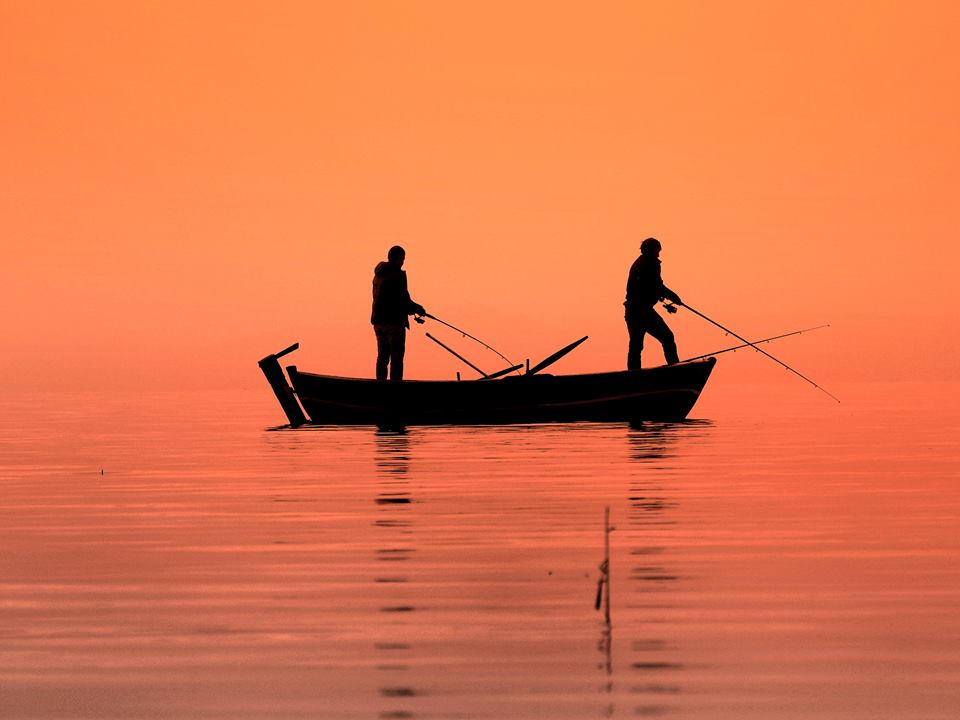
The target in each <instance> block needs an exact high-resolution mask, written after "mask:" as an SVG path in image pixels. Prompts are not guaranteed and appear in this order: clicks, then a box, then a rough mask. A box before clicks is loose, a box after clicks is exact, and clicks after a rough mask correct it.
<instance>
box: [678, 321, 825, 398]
mask: <svg viewBox="0 0 960 720" xmlns="http://www.w3.org/2000/svg"><path fill="white" fill-rule="evenodd" d="M678 304H679V305H680V306H681V307H685V308H686V309H687V310H689V311H690V312H692V313H693V314H694V315H699V316H700V317H702V318H703V319H704V320H706V321H707V322H708V323H710V324H711V325H716V326H717V327H718V328H720V329H721V330H723V331H724V332H725V333H729V334H730V335H733V336H734V337H735V338H736V339H737V340H742V341H743V342H745V343H746V344H747V345H749V346H750V347H752V348H753V349H754V350H756V351H757V352H758V353H762V354H763V355H766V356H767V357H768V358H770V359H771V360H773V361H774V362H775V363H777V364H778V365H782V366H783V367H785V368H786V369H787V370H789V371H790V372H792V373H793V374H794V375H796V376H797V377H800V378H803V379H804V380H806V381H807V382H808V383H810V384H811V385H813V386H814V387H815V388H816V389H817V390H819V391H820V392H822V393H823V394H824V395H829V396H830V397H831V398H833V399H834V400H836V401H837V402H840V398H838V397H837V396H836V395H834V394H832V393H830V392H828V391H827V390H824V389H823V388H822V387H820V386H819V385H817V383H815V382H814V381H813V380H811V379H810V378H808V377H807V376H806V375H804V374H802V373H800V372H797V371H796V370H794V369H793V368H792V367H790V366H789V365H787V364H786V363H785V362H783V361H782V360H777V358H775V357H774V356H773V355H771V354H770V353H768V352H767V351H766V350H762V349H761V348H758V347H757V345H756V343H752V342H750V341H749V340H747V339H746V338H745V337H741V336H740V335H737V333H735V332H734V331H733V330H731V329H730V328H726V327H724V326H723V325H721V324H720V323H718V322H717V321H716V320H711V319H710V318H708V317H707V316H706V315H704V314H703V313H702V312H700V311H699V310H694V309H693V308H692V307H690V306H689V305H685V304H684V303H678Z"/></svg>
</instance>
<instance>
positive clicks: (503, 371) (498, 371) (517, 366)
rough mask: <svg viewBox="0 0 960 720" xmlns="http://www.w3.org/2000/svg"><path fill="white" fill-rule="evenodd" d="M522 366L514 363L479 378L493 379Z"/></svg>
mask: <svg viewBox="0 0 960 720" xmlns="http://www.w3.org/2000/svg"><path fill="white" fill-rule="evenodd" d="M522 367H523V365H514V366H513V367H508V368H504V369H503V370H497V371H496V372H495V373H490V374H489V375H487V376H486V377H485V378H481V379H482V380H494V379H496V378H498V377H503V376H504V375H506V374H507V373H512V372H513V371H514V370H519V369H520V368H522Z"/></svg>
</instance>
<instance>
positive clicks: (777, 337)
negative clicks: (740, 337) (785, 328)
mask: <svg viewBox="0 0 960 720" xmlns="http://www.w3.org/2000/svg"><path fill="white" fill-rule="evenodd" d="M828 327H830V326H829V325H817V326H816V327H812V328H806V329H804V330H794V331H793V332H788V333H784V334H783V335H774V336H773V337H768V338H764V339H763V340H755V341H754V342H753V345H760V344H761V343H768V342H773V341H774V340H780V339H781V338H785V337H790V336H791V335H800V334H802V333H805V332H813V331H814V330H822V329H823V328H828ZM750 345H751V343H746V344H744V345H734V346H733V347H728V348H724V349H723V350H716V351H714V352H712V353H706V354H705V355H697V356H696V357H692V358H687V359H686V360H684V361H683V362H691V361H692V360H703V359H704V358H708V357H713V356H714V355H723V353H727V352H733V351H734V350H742V349H743V348H745V347H750Z"/></svg>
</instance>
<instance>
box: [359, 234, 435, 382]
mask: <svg viewBox="0 0 960 720" xmlns="http://www.w3.org/2000/svg"><path fill="white" fill-rule="evenodd" d="M406 256H407V253H406V251H405V250H404V249H403V248H402V247H400V246H399V245H394V246H393V247H392V248H390V251H389V252H388V253H387V261H386V262H381V263H379V264H378V265H377V267H376V268H374V271H373V313H372V314H371V316H370V322H371V323H372V324H373V331H374V333H376V335H377V380H386V379H387V368H388V366H389V369H390V379H391V380H403V353H404V351H405V350H406V345H407V328H408V327H410V320H409V318H408V317H407V316H408V315H413V314H417V315H426V314H427V311H426V310H424V309H423V305H418V304H417V303H415V302H414V301H413V300H411V299H410V293H409V292H408V291H407V273H405V272H404V271H403V261H404V260H405V259H406Z"/></svg>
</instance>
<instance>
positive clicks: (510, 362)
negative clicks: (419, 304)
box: [414, 313, 515, 365]
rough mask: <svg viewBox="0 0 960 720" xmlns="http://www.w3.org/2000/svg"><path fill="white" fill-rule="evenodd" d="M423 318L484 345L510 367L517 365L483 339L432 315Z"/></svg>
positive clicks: (417, 319) (425, 314)
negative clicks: (434, 321)
mask: <svg viewBox="0 0 960 720" xmlns="http://www.w3.org/2000/svg"><path fill="white" fill-rule="evenodd" d="M423 317H427V318H430V319H431V320H436V321H437V322H438V323H440V324H441V325H446V326H447V327H448V328H450V329H451V330H456V331H457V332H458V333H460V334H461V335H463V336H464V337H467V338H470V339H471V340H473V341H474V342H478V343H480V344H481V345H483V346H484V347H485V348H486V349H487V350H489V351H491V352H493V353H495V354H496V355H499V356H500V358H502V359H503V360H505V361H506V362H507V364H509V365H514V364H515V363H514V362H513V360H511V359H510V358H508V357H507V356H506V355H504V354H503V353H501V352H500V351H499V350H497V349H496V348H493V347H491V346H490V345H487V344H486V343H485V342H484V341H483V340H481V339H480V338H478V337H474V336H473V335H471V334H470V333H468V332H467V331H466V330H461V329H460V328H458V327H456V326H455V325H451V324H450V323H448V322H447V321H446V320H441V319H440V318H438V317H437V316H436V315H431V314H430V313H424V314H423ZM414 320H416V321H417V322H418V323H421V324H422V323H423V319H422V318H421V317H419V316H416V317H414Z"/></svg>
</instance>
